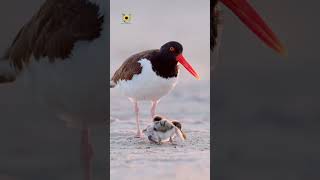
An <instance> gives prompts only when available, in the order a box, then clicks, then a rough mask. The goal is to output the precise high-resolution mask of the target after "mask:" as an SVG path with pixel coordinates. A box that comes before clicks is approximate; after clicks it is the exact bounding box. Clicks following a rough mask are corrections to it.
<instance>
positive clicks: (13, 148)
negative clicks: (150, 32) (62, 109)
mask: <svg viewBox="0 0 320 180" xmlns="http://www.w3.org/2000/svg"><path fill="white" fill-rule="evenodd" d="M44 1H45V0H31V1H20V0H10V1H8V0H6V1H1V2H0V11H1V16H0V22H1V29H0V32H1V33H0V54H1V55H2V54H3V53H4V51H5V50H6V48H7V47H8V46H9V44H10V43H11V42H12V41H13V39H14V37H15V35H16V34H17V33H18V32H19V30H20V28H21V27H22V26H23V25H24V24H25V23H26V22H27V21H28V20H29V19H30V18H31V17H32V15H33V14H34V13H35V12H36V11H37V10H38V9H39V8H40V6H41V4H42V3H43V2H44ZM106 17H107V18H108V16H106ZM106 48H107V47H106ZM106 68H107V67H106ZM24 82H25V81H24V79H23V78H20V79H18V81H17V83H14V84H11V85H0V143H1V148H0V180H41V179H46V180H79V179H81V178H82V177H83V174H82V161H80V131H79V129H71V128H66V127H65V122H63V121H61V120H58V119H57V118H56V117H55V115H54V114H53V113H52V112H51V111H50V109H48V108H46V107H44V106H42V105H40V104H38V103H37V102H36V101H35V100H34V99H32V98H30V96H31V94H32V93H33V92H32V89H31V88H30V87H29V86H28V85H27V84H26V83H24ZM92 133H93V138H92V140H93V144H94V150H95V157H94V158H95V159H94V162H93V167H94V170H93V172H94V178H95V179H106V176H107V171H106V166H107V161H106V156H107V152H106V147H107V145H106V135H107V132H106V130H105V128H101V129H95V130H93V131H92Z"/></svg>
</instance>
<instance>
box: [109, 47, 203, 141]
mask: <svg viewBox="0 0 320 180" xmlns="http://www.w3.org/2000/svg"><path fill="white" fill-rule="evenodd" d="M182 52H183V47H182V45H181V44H180V43H179V42H176V41H170V42H167V43H165V44H164V45H162V46H161V48H160V49H153V50H146V51H142V52H140V53H136V54H134V55H132V56H130V57H129V58H128V59H127V60H126V61H124V63H123V64H122V65H121V66H120V67H119V69H118V70H117V71H116V72H115V73H114V75H113V77H112V79H111V81H110V87H111V88H116V89H118V90H119V91H121V92H122V93H123V94H124V95H125V96H127V97H128V98H129V100H130V101H132V102H133V104H134V110H135V114H136V125H137V134H136V137H142V135H143V134H142V133H141V130H140V122H139V119H140V118H139V108H138V102H139V101H151V102H152V107H151V117H152V118H153V117H154V116H155V112H156V106H157V104H158V102H159V100H160V99H161V98H162V97H163V96H165V95H166V94H168V93H169V92H170V91H171V90H172V89H173V88H174V87H175V85H176V83H177V80H178V75H179V65H178V63H180V64H182V65H183V66H184V67H185V68H186V69H187V70H188V71H189V72H190V73H191V74H192V75H193V76H194V77H195V78H197V79H199V78H200V77H199V75H198V74H197V72H196V71H195V70H194V69H193V67H192V66H191V65H190V64H189V63H188V62H187V60H186V59H185V58H184V56H183V55H182Z"/></svg>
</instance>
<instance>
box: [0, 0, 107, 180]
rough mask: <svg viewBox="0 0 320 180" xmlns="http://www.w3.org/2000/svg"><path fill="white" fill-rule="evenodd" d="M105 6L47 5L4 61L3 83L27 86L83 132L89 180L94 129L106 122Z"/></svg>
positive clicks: (86, 0) (57, 0) (101, 2)
mask: <svg viewBox="0 0 320 180" xmlns="http://www.w3.org/2000/svg"><path fill="white" fill-rule="evenodd" d="M106 2H107V1H105V0H47V1H45V2H44V4H43V5H42V6H41V7H40V9H39V10H38V12H37V13H36V14H35V15H34V16H33V17H32V18H31V20H30V21H29V22H28V23H26V24H25V25H24V26H23V27H22V28H21V30H20V31H19V33H18V34H17V35H16V37H15V39H14V40H13V42H12V44H11V45H10V46H9V48H8V50H7V51H6V53H5V55H4V58H2V59H0V83H10V82H11V83H20V82H21V81H25V83H24V84H27V85H28V87H31V88H32V89H33V92H34V98H35V99H38V100H41V102H42V103H43V105H46V106H48V108H49V109H50V110H51V111H53V112H54V113H55V115H56V116H57V117H58V118H59V119H61V120H64V121H65V122H66V123H67V125H69V126H72V127H77V128H80V129H81V146H82V149H81V150H82V158H83V160H84V168H85V174H84V176H85V179H86V180H89V179H91V159H92V153H93V152H92V145H91V142H90V138H89V133H90V131H89V128H91V127H93V126H94V125H105V121H106V118H107V110H106V108H107V102H108V101H107V97H108V95H107V93H106V92H105V89H104V86H105V75H106V74H107V73H108V70H107V68H106V67H107V65H108V63H109V61H108V58H109V55H108V54H107V53H106V52H107V51H106V50H105V49H106V48H108V31H109V27H108V25H109V23H108V22H105V21H104V20H105V18H104V13H106V12H105V10H106V8H107V3H106ZM106 21H108V20H106ZM16 80H17V81H16Z"/></svg>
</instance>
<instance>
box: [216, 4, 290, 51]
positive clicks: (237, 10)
mask: <svg viewBox="0 0 320 180" xmlns="http://www.w3.org/2000/svg"><path fill="white" fill-rule="evenodd" d="M218 1H220V2H222V3H223V4H224V5H225V6H227V7H228V8H229V9H230V10H231V11H232V12H233V13H234V14H235V15H236V16H238V17H239V19H240V20H241V21H242V22H243V23H244V24H245V25H246V26H247V27H248V28H249V29H250V30H251V31H252V32H253V33H255V34H256V35H257V36H258V37H259V38H260V39H261V40H262V41H263V42H264V43H265V44H266V45H267V46H269V47H270V48H272V49H274V50H275V51H276V52H278V53H280V54H282V55H286V53H287V52H286V49H285V48H284V46H283V45H282V43H281V42H280V41H279V39H278V38H277V37H276V35H275V34H274V33H273V32H272V30H271V29H270V28H269V27H268V26H267V24H266V23H265V22H264V21H263V19H262V18H261V17H260V16H259V14H258V13H257V12H256V10H255V9H254V8H253V7H252V6H251V5H250V4H249V3H248V2H247V0H213V1H212V2H211V4H210V6H211V7H210V9H211V15H210V16H211V17H210V18H211V19H210V21H211V32H210V33H211V35H210V38H211V39H210V46H211V50H214V47H215V45H216V38H217V36H218V30H217V29H218V28H217V27H218V25H219V10H218V6H217V4H218Z"/></svg>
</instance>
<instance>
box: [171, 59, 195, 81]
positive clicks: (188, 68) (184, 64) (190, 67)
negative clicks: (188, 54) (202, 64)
mask: <svg viewBox="0 0 320 180" xmlns="http://www.w3.org/2000/svg"><path fill="white" fill-rule="evenodd" d="M176 59H177V61H178V62H179V63H180V64H182V65H183V66H184V67H185V68H186V69H187V70H188V71H189V72H190V73H191V74H192V75H193V76H194V77H195V78H196V79H198V80H199V79H200V76H199V75H198V73H197V72H196V71H195V70H194V69H193V67H192V66H191V65H190V64H189V63H188V61H187V60H186V58H184V57H183V55H182V54H180V55H178V56H177V57H176Z"/></svg>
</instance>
